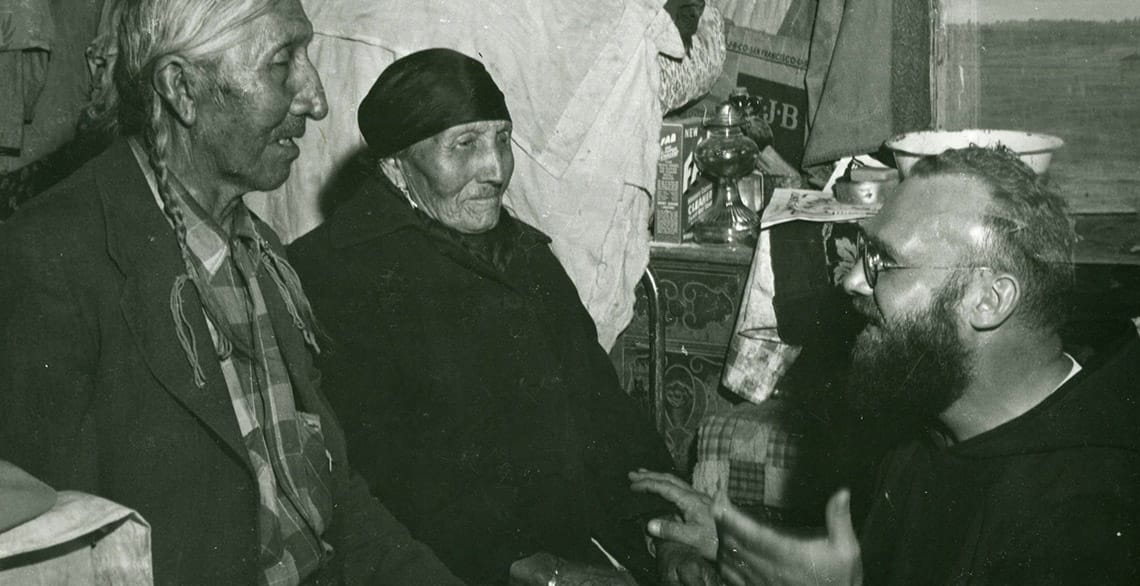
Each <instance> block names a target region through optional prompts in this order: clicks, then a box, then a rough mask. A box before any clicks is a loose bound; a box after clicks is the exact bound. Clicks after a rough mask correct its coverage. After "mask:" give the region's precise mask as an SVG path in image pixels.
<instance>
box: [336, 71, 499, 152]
mask: <svg viewBox="0 0 1140 586" xmlns="http://www.w3.org/2000/svg"><path fill="white" fill-rule="evenodd" d="M510 119H511V114H510V112H509V111H508V110H507V103H506V100H505V99H504V98H503V92H502V91H500V90H499V86H497V85H495V80H493V79H491V74H489V73H487V69H486V68H484V67H483V64H482V63H480V62H478V61H476V60H474V59H472V58H470V57H468V56H466V55H464V54H462V53H459V52H456V51H452V50H451V49H427V50H424V51H419V52H416V53H412V54H411V55H408V56H407V57H403V58H400V59H397V60H396V61H395V62H393V63H392V64H391V65H389V66H388V68H387V69H385V70H384V71H383V73H381V74H380V77H379V78H377V79H376V83H374V84H372V89H371V90H369V91H368V95H367V96H365V97H364V100H363V101H361V102H360V108H359V110H357V113H356V121H357V124H358V125H359V126H360V133H361V134H362V135H363V136H364V141H365V142H367V143H368V147H369V148H370V149H371V150H372V153H373V154H374V155H376V156H377V157H388V156H391V155H393V154H395V153H398V152H400V151H402V150H404V149H405V148H407V147H409V146H411V145H413V144H415V143H417V142H419V141H421V140H423V139H425V138H429V137H432V136H435V135H436V134H439V133H440V132H443V131H444V130H447V129H448V128H451V127H452V126H458V125H460V124H466V123H468V122H479V121H482V120H510Z"/></svg>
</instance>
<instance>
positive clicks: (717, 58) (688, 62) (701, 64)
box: [657, 5, 726, 112]
mask: <svg viewBox="0 0 1140 586" xmlns="http://www.w3.org/2000/svg"><path fill="white" fill-rule="evenodd" d="M725 51H726V48H725V41H724V19H723V18H722V17H721V14H720V11H719V10H718V9H717V8H716V7H715V6H712V5H707V6H705V11H704V12H703V13H701V20H700V22H699V23H698V24H697V33H696V34H695V35H693V46H692V48H691V49H689V54H688V55H686V56H685V58H684V59H674V58H673V57H669V56H667V55H665V54H663V53H658V54H657V66H658V67H659V68H660V70H661V87H660V88H659V89H658V91H657V95H658V98H659V99H660V101H661V111H662V112H669V111H670V110H674V109H676V108H680V107H681V106H683V105H685V104H687V103H689V102H691V101H693V100H695V99H697V98H699V97H701V96H703V95H704V94H705V93H707V92H708V91H709V89H711V88H712V86H713V84H714V83H716V80H717V78H718V77H720V74H721V70H722V69H723V68H724V58H725Z"/></svg>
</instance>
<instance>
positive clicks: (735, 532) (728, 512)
mask: <svg viewBox="0 0 1140 586" xmlns="http://www.w3.org/2000/svg"><path fill="white" fill-rule="evenodd" d="M723 495H724V493H723V492H721V493H718V494H717V496H716V498H715V499H714V500H713V505H712V515H713V519H714V520H715V522H716V527H717V532H718V533H719V534H720V535H721V536H722V540H723V536H724V535H731V536H733V537H734V538H735V539H737V540H739V541H741V542H743V543H745V544H748V545H752V544H756V543H758V542H760V543H762V542H765V541H772V540H773V539H774V538H775V537H776V535H775V533H774V532H773V531H772V530H771V529H769V528H768V527H765V526H764V525H761V524H760V523H757V522H756V521H755V520H753V519H752V518H751V517H749V516H748V515H747V514H746V513H745V512H744V511H741V510H740V509H738V508H736V506H735V505H733V504H732V503H731V502H729V500H728V497H727V496H723Z"/></svg>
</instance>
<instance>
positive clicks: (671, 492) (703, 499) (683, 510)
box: [629, 470, 717, 560]
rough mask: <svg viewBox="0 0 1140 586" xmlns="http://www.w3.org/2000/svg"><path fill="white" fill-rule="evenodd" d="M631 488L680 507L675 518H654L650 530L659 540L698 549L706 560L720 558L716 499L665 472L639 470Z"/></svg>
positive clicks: (633, 476)
mask: <svg viewBox="0 0 1140 586" xmlns="http://www.w3.org/2000/svg"><path fill="white" fill-rule="evenodd" d="M629 480H630V482H631V484H630V488H631V489H632V490H633V491H635V492H649V493H653V494H656V495H658V496H660V497H661V498H663V499H665V500H667V501H669V502H671V503H673V504H674V505H676V506H677V509H678V511H679V514H678V515H677V516H675V517H673V518H671V519H653V520H652V521H650V522H649V525H648V526H647V527H646V531H647V532H648V533H649V534H650V535H652V536H653V537H656V538H658V539H665V540H668V541H675V542H678V543H683V544H685V545H688V546H689V547H692V548H695V549H696V550H697V551H699V552H700V553H701V555H702V556H704V557H705V559H708V560H715V559H716V548H717V535H716V524H715V523H714V521H713V515H712V504H713V500H712V497H710V496H709V495H707V494H705V493H703V492H701V491H699V490H696V489H694V488H693V487H692V486H690V485H689V483H687V482H685V481H684V480H681V479H680V478H677V477H676V476H673V475H672V474H666V473H663V472H650V471H648V470H638V471H637V472H630V473H629Z"/></svg>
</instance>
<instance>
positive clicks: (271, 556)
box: [179, 194, 332, 586]
mask: <svg viewBox="0 0 1140 586" xmlns="http://www.w3.org/2000/svg"><path fill="white" fill-rule="evenodd" d="M179 199H180V204H181V205H182V208H183V210H184V212H185V220H186V245H187V247H188V249H189V250H190V251H191V252H192V253H193V255H194V256H195V257H196V258H197V260H198V261H199V262H201V263H202V266H203V267H204V268H205V269H206V273H207V275H208V276H209V286H210V288H211V289H213V291H214V292H215V293H216V294H217V296H218V299H219V300H220V301H221V309H222V311H223V313H224V314H225V319H226V320H227V321H228V322H229V331H230V332H231V333H232V334H233V335H235V336H238V338H239V339H238V340H235V344H234V345H233V346H232V347H231V346H230V345H228V344H224V343H223V341H222V340H223V339H222V337H221V336H220V335H219V333H218V330H217V329H216V327H215V325H214V324H213V323H212V322H211V321H210V319H207V323H208V324H209V326H210V332H211V335H212V336H213V338H214V344H215V347H216V348H217V350H218V358H219V361H220V363H221V367H222V373H223V374H224V376H225V380H226V386H227V388H228V390H229V393H230V400H231V401H232V402H233V407H234V413H235V414H236V415H237V420H238V425H239V428H240V429H241V433H242V437H243V438H244V439H245V444H246V449H247V450H248V452H249V458H250V461H251V463H252V464H253V468H254V470H255V472H256V476H257V483H258V492H259V495H260V503H261V511H260V514H259V521H260V523H259V534H260V535H261V564H262V568H263V569H264V574H263V575H262V580H261V584H264V585H271V586H278V585H282V586H284V585H294V584H298V583H300V581H301V580H302V579H304V578H305V577H306V576H308V575H309V574H311V573H313V572H314V571H315V570H316V569H317V568H318V567H319V566H320V565H321V561H322V558H323V557H324V556H325V555H326V554H329V553H331V547H330V546H329V545H328V544H327V543H325V542H324V541H323V540H322V539H321V535H322V534H323V533H324V530H325V527H326V525H327V523H328V522H329V520H330V519H331V517H332V495H331V492H330V481H331V462H332V460H331V458H330V457H329V456H328V452H327V451H326V450H325V446H324V438H323V436H322V434H321V421H320V418H319V417H317V416H315V415H312V414H309V413H304V412H300V411H297V410H296V406H295V405H294V402H293V387H292V384H291V383H290V381H289V373H288V370H287V369H286V365H285V361H284V359H283V358H282V356H281V352H280V350H279V349H278V347H277V341H276V336H275V334H274V332H273V327H272V323H271V322H270V320H269V314H268V312H267V311H266V308H265V300H264V297H263V296H262V293H261V287H260V284H259V282H258V269H259V267H262V266H266V267H269V266H271V264H272V261H271V260H269V259H268V258H266V257H267V256H268V255H269V251H268V244H267V243H266V242H265V241H264V240H263V239H262V238H261V236H260V235H259V234H258V233H257V229H256V227H255V225H254V222H253V216H252V214H250V212H249V210H248V209H246V207H245V206H244V205H243V204H241V203H238V205H237V208H236V209H235V210H234V212H233V218H232V225H231V227H230V233H231V234H232V237H231V238H230V239H229V242H228V243H227V240H226V237H225V236H224V235H223V233H222V232H221V230H219V229H218V228H217V227H216V225H215V224H214V223H213V222H212V221H211V220H209V219H208V218H207V216H206V214H205V213H204V212H203V211H202V210H201V208H200V207H198V206H197V205H196V204H195V203H194V201H193V199H192V198H190V197H187V196H186V195H185V194H179ZM270 272H272V269H271V268H270V269H268V270H267V271H266V273H270ZM270 277H271V278H274V276H273V275H270ZM207 318H209V316H207ZM236 348H250V349H252V353H251V354H247V353H245V352H242V351H240V350H237V349H236Z"/></svg>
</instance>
